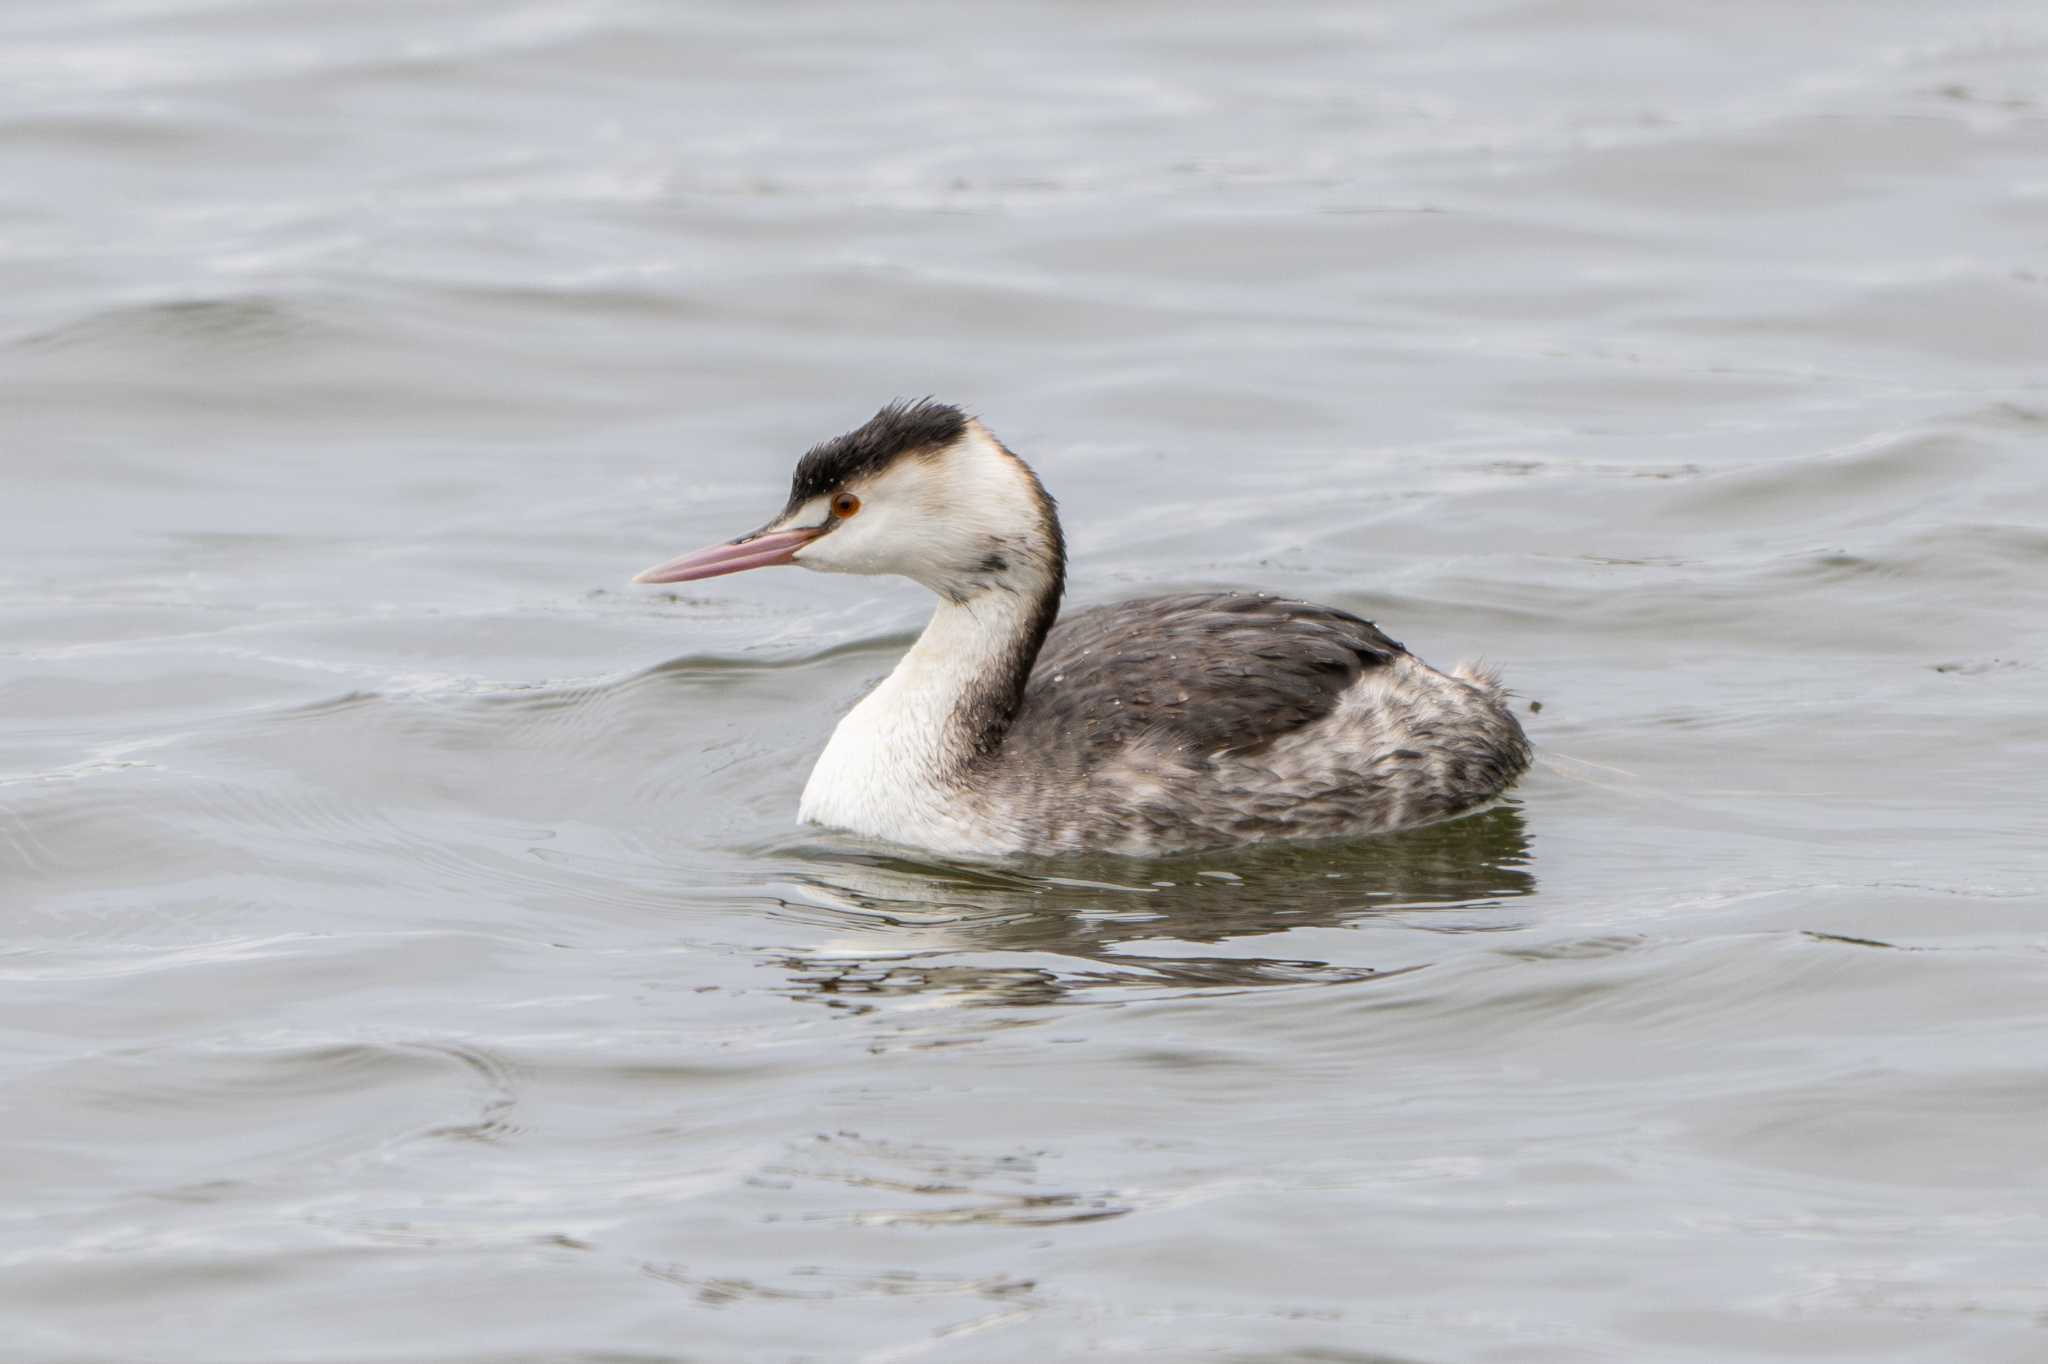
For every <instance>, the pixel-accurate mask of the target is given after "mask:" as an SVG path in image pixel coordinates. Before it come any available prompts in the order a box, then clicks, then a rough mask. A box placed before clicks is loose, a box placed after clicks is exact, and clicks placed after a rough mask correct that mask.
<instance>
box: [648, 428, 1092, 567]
mask: <svg viewBox="0 0 2048 1364" xmlns="http://www.w3.org/2000/svg"><path fill="white" fill-rule="evenodd" d="M771 564H796V565H797V566H799V567H801V568H810V569H816V570H818V571H820V572H824V573H894V574H898V575H900V576H902V577H905V578H911V579H914V580H915V581H917V582H920V583H922V584H924V585H925V586H926V587H928V588H930V589H931V590H932V591H934V592H936V593H938V594H939V595H940V596H941V597H944V598H946V599H947V600H948V601H953V602H964V601H968V600H970V599H971V598H973V597H976V596H978V595H980V594H981V593H984V592H988V591H995V590H1002V591H1008V592H1016V593H1024V594H1029V595H1032V596H1040V595H1044V594H1045V593H1046V592H1047V590H1048V589H1050V590H1051V591H1053V592H1055V593H1056V592H1057V591H1058V588H1059V585H1060V580H1061V577H1062V575H1063V570H1064V567H1065V563H1064V547H1063V545H1062V543H1061V538H1060V527H1059V519H1058V517H1057V516H1056V515H1055V514H1054V510H1053V502H1052V499H1051V498H1050V497H1048V496H1047V495H1046V492H1045V489H1044V488H1043V487H1041V486H1040V485H1039V482H1038V479H1037V477H1036V475H1034V474H1033V473H1032V472H1031V470H1030V468H1028V467H1027V466H1026V465H1025V463H1024V461H1022V460H1020V459H1018V458H1017V457H1016V456H1015V455H1013V454H1011V453H1010V452H1009V451H1008V450H1006V449H1004V448H1003V445H1002V442H1000V441H998V440H997V439H996V438H995V437H994V436H993V435H991V434H989V431H988V428H986V427H984V426H983V425H982V424H981V423H980V422H979V421H977V420H975V419H974V418H972V417H970V416H968V415H967V414H966V413H964V412H962V411H961V410H960V409H959V408H957V407H949V406H947V405H946V404H944V403H935V402H932V401H930V400H926V401H923V402H915V403H892V404H890V405H889V406H888V407H885V408H883V409H882V410H881V411H880V412H877V413H876V414H875V415H874V418H873V419H872V420H870V421H869V422H868V423H867V424H866V425H865V426H861V427H859V428H857V429H855V430H853V431H849V432H847V433H846V434H845V435H843V436H838V437H835V438H834V439H832V440H828V441H825V442H823V443H822V444H819V445H815V446H812V447H811V449H810V450H809V451H808V452H807V453H806V454H805V455H804V457H803V458H802V459H801V460H799V461H798V462H797V466H796V475H795V477H794V478H793V479H792V480H791V484H790V490H789V502H788V504H787V505H786V506H784V507H783V509H782V513H781V515H779V516H777V517H776V518H775V519H774V520H772V521H770V522H769V523H768V524H767V525H765V526H762V527H761V528H760V529H759V530H756V531H751V532H749V533H748V534H746V535H742V536H740V537H739V538H738V539H736V540H731V541H728V542H727V543H725V544H721V545H713V546H711V547H710V548H708V549H700V550H698V551H696V552H695V553H693V554H685V555H683V556H682V557H680V558H676V559H671V560H669V561H668V562H667V563H662V564H656V565H655V566H654V567H653V568H650V569H648V570H646V571H645V572H643V573H641V574H640V575H639V576H638V577H637V578H635V579H634V580H633V581H634V582H639V583H683V582H694V581H696V580H698V579H701V578H716V577H720V576H723V575H724V574H727V573H738V572H741V571H742V570H745V569H749V568H765V567H768V566H769V565H771Z"/></svg>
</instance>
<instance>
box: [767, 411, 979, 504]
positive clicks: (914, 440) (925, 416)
mask: <svg viewBox="0 0 2048 1364" xmlns="http://www.w3.org/2000/svg"><path fill="white" fill-rule="evenodd" d="M967 422H968V417H967V414H966V413H965V412H962V411H961V410H960V409H959V408H957V407H954V406H952V405H950V404H948V403H940V402H933V401H932V400H931V399H930V398H920V399H918V400H917V401H916V402H893V403H890V404H889V405H888V406H887V407H885V408H883V409H882V410H881V411H880V412H877V413H876V414H875V415H874V416H873V417H871V418H870V419H869V420H868V421H867V423H866V424H865V425H863V426H857V427H855V428H854V429H853V430H851V431H848V432H847V433H846V434H845V435H843V436H834V437H833V438H832V439H831V440H828V441H820V442H819V443H818V444H816V445H813V446H812V447H811V448H810V449H809V450H807V451H805V452H804V457H803V458H802V459H800V460H798V461H797V464H796V475H795V477H794V478H792V479H791V480H790V485H789V506H788V507H787V508H786V511H795V510H796V509H797V508H798V507H801V506H802V505H803V504H804V503H806V502H808V501H810V500H811V499H812V498H814V497H823V496H824V495H825V494H826V493H829V492H832V491H834V490H835V489H838V488H843V487H845V486H846V484H847V483H848V482H849V481H851V480H853V479H856V478H860V477H862V476H864V475H868V474H874V473H879V472H880V471H881V470H883V469H884V468H886V467H888V465H889V464H890V462H891V461H893V460H895V459H896V458H898V457H899V456H902V455H908V454H913V453H917V452H921V451H927V450H936V449H940V448H943V447H944V446H948V445H951V444H952V443H953V442H954V441H956V440H958V439H960V433H961V432H962V431H965V430H966V429H967Z"/></svg>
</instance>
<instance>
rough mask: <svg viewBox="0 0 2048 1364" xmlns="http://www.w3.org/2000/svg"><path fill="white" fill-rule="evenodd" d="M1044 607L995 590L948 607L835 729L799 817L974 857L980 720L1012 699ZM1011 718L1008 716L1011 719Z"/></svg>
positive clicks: (942, 607)
mask: <svg viewBox="0 0 2048 1364" xmlns="http://www.w3.org/2000/svg"><path fill="white" fill-rule="evenodd" d="M1038 607H1039V602H1038V600H1037V599H1036V598H1035V597H1033V596H1031V595H1029V594H1024V593H1018V592H1011V591H1002V590H994V591H987V592H982V593H979V594H977V595H976V596H974V597H971V598H969V599H968V600H966V601H964V602H950V601H941V602H940V604H939V608H938V610H936V611H934V612H933V613H932V618H931V622H930V624H928V625H926V626H925V628H924V633H923V634H921V635H919V636H918V638H917V643H915V644H913V645H912V646H911V648H910V652H908V653H906V654H905V655H904V656H903V658H902V661H900V662H899V663H897V665H896V668H895V671H893V672H891V673H890V674H889V676H888V677H886V678H884V679H883V681H882V683H881V685H880V686H878V687H876V688H875V689H874V690H873V691H871V692H869V693H868V694H867V696H866V697H864V698H863V699H862V700H861V702H860V704H859V705H857V706H855V707H854V708H853V709H852V711H850V712H849V713H848V714H847V716H846V718H845V719H843V720H841V721H840V722H839V727H838V728H837V729H835V730H833V731H832V739H831V742H829V743H827V744H826V745H825V751H824V752H823V753H822V754H820V755H819V757H818V762H817V765H816V766H815V767H813V768H812V769H811V779H810V781H809V783H808V784H806V785H805V787H804V797H803V804H802V806H801V807H800V808H799V810H798V818H800V819H802V820H803V821H805V822H806V823H811V824H823V825H828V826H830V827H833V828H838V829H846V830H849V831H851V832H853V833H858V834H865V835H867V836H869V837H872V838H881V839H887V840H889V841H891V842H896V843H907V844H912V845H921V846H924V847H929V848H940V849H948V848H950V849H956V850H960V851H969V850H972V848H973V847H974V846H975V845H976V844H977V843H978V842H979V840H977V839H975V838H974V837H973V836H972V834H971V828H972V825H971V822H970V821H969V819H968V818H967V816H966V813H965V812H964V811H963V810H962V808H961V797H962V795H963V794H964V785H965V782H966V780H967V778H968V776H969V772H970V768H971V765H972V764H973V762H974V761H975V759H976V757H977V756H978V754H977V752H976V737H977V734H978V723H977V722H978V721H979V720H980V719H982V718H984V717H985V716H986V713H987V709H988V707H989V706H990V705H991V704H994V703H995V702H996V700H997V698H998V697H999V696H1000V695H1001V694H1002V691H1003V689H1004V685H1005V683H1006V681H1007V680H1008V679H1009V675H1010V674H1011V673H1012V672H1013V671H1014V669H1015V668H1016V667H1017V665H1018V656H1017V651H1018V649H1019V648H1020V647H1021V642H1022V641H1023V640H1024V639H1025V638H1026V637H1027V636H1028V635H1029V633H1030V632H1031V630H1032V628H1033V624H1034V618H1035V615H1036V613H1037V610H1038ZM1005 718H1007V717H1005Z"/></svg>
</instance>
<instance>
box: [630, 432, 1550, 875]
mask: <svg viewBox="0 0 2048 1364" xmlns="http://www.w3.org/2000/svg"><path fill="white" fill-rule="evenodd" d="M1066 562H1067V560H1066V545H1065V541H1064V539H1063V538H1062V536H1061V534H1060V522H1059V517H1058V516H1057V515H1056V514H1055V513H1054V510H1053V501H1052V498H1051V497H1049V496H1047V495H1046V491H1045V489H1044V488H1043V487H1042V486H1041V485H1040V484H1039V482H1038V478H1037V476H1036V475H1035V474H1033V473H1032V472H1031V469H1030V467H1029V466H1027V465H1026V464H1025V463H1024V461H1023V460H1021V459H1019V458H1017V456H1015V455H1014V454H1012V453H1010V451H1009V450H1007V449H1005V448H1004V447H1003V444H1002V443H1001V442H1000V441H998V440H997V439H996V438H995V437H994V436H993V435H991V434H989V431H988V429H987V428H986V427H984V426H983V425H982V424H981V423H980V422H979V421H977V420H975V419H974V418H972V417H969V416H967V415H966V414H965V413H963V412H961V411H960V409H958V408H956V407H948V406H946V405H944V404H941V403H935V402H931V401H925V402H917V403H897V404H892V405H891V406H888V407H885V408H883V409H882V410H881V411H880V412H878V413H876V414H875V417H874V419H873V420H872V421H870V422H868V423H867V424H866V425H865V426H862V427H860V428H859V429H858V430H855V431H849V432H848V433H847V434H845V435H843V436H840V437H838V438H837V439H834V440H829V441H826V442H824V443H823V444H821V445H817V446H814V447H812V449H811V450H810V451H809V452H808V453H806V454H805V455H804V457H803V458H802V459H801V460H799V461H798V462H797V466H796V477H795V479H794V481H793V483H792V485H791V487H790V493H789V503H788V505H787V506H785V507H784V508H783V509H782V513H781V515H779V516H777V517H776V518H775V519H774V520H772V521H770V522H769V523H768V524H767V525H765V526H763V527H761V529H759V530H756V531H752V532H749V533H748V534H746V535H742V536H740V537H739V538H738V539H737V540H732V541H729V542H727V543H725V544H721V545H713V546H712V547H711V548H709V549H701V550H698V551H697V552H696V553H694V554H685V555H683V556H682V557H681V558H679V559H671V560H669V561H668V562H667V563H664V564H657V565H656V566H654V567H653V568H650V569H648V570H647V571H646V572H644V573H642V574H640V576H639V577H637V578H635V579H634V581H635V582H642V583H684V582H694V581H696V580H697V579H700V578H715V577H718V576H720V575H722V574H726V573H738V572H740V571H741V570H743V569H749V568H764V567H766V566H768V565H770V564H797V565H799V566H801V567H804V568H813V569H818V570H820V571H822V572H826V573H895V574H900V575H901V576H903V577H906V578H910V579H913V580H915V581H917V582H919V583H922V584H924V586H926V587H928V588H930V589H931V590H932V591H933V592H935V593H937V594H938V597H939V606H938V609H937V610H936V611H934V612H933V613H932V618H931V623H930V624H928V625H926V626H925V629H924V633H923V634H922V635H920V636H918V640H917V643H915V644H914V645H912V646H911V648H910V652H909V653H907V654H905V655H904V656H903V659H902V661H901V662H899V663H898V664H897V665H896V669H895V671H893V672H891V673H890V674H889V676H888V677H887V678H886V679H884V680H883V682H882V683H881V684H880V685H879V686H877V687H876V688H875V689H874V690H873V691H871V692H869V693H868V694H867V696H866V697H865V698H863V699H862V700H861V702H860V703H859V704H858V705H856V706H855V707H854V708H853V709H852V711H851V712H849V713H848V714H847V716H846V718H845V719H843V720H841V721H840V722H839V727H838V728H837V729H835V730H834V731H833V732H832V739H831V742H830V743H828V744H826V746H825V751H824V753H823V754H822V755H821V756H820V757H819V759H818V763H817V766H816V767H814V768H813V769H812V770H811V779H810V782H809V783H808V784H807V785H806V786H805V787H804V795H803V804H802V807H801V809H800V810H799V812H798V814H799V818H801V819H802V820H804V821H805V822H807V823H812V824H821V825H825V826H828V827H831V828H836V829H844V830H847V831H849V832H852V833H856V834H863V835H866V836H869V837H872V838H878V839H884V840H887V841H889V842H893V843H900V844H906V845H910V846H913V847H920V848H926V849H930V850H932V851H935V852H945V853H968V854H976V853H979V854H989V853H1011V852H1028V853H1058V852H1112V853H1126V854H1134V855H1146V854H1163V853H1173V852H1187V851H1194V850H1198V849H1211V848H1219V847H1228V846H1231V845H1234V844H1243V843H1252V842H1260V841H1265V840H1270V839H1283V838H1290V839H1292V838H1326V837H1330V836H1333V835H1340V834H1366V833H1380V832H1386V831H1389V830H1393V829H1401V828H1406V827H1409V826H1412V825H1417V824H1426V823H1431V822H1434V821H1437V820H1441V819H1446V818H1448V817H1450V816H1452V815H1455V814H1459V813H1461V812H1463V811H1466V810H1470V809H1472V808H1474V807H1475V806H1479V805H1483V804H1485V803H1486V802H1488V801H1490V800H1492V799H1494V798H1495V797H1496V796H1499V795H1500V794H1501V793H1502V792H1503V791H1505V790H1506V789H1507V788H1508V787H1509V786H1510V785H1512V784H1513V782H1514V780H1515V778H1516V777H1518V776H1520V775H1521V773H1522V770H1523V769H1524V768H1526V767H1527V766H1528V765H1529V741H1528V739H1527V738H1526V737H1524V736H1523V734H1522V727H1521V726H1520V725H1519V724H1517V723H1516V722H1515V718H1514V716H1513V715H1511V714H1509V712H1508V708H1507V705H1506V701H1505V693H1504V692H1503V691H1502V690H1501V686H1500V682H1499V680H1498V679H1497V678H1496V677H1494V676H1493V675H1492V674H1491V673H1488V672H1484V671H1480V670H1477V669H1473V668H1470V667H1459V668H1457V669H1455V670H1453V671H1452V672H1450V673H1441V672H1438V671H1437V670H1436V669H1435V668H1432V667H1430V666H1429V665H1428V664H1427V663H1424V662H1423V661H1422V660H1421V659H1419V658H1416V657H1415V656H1414V655H1413V654H1411V653H1409V652H1408V651H1407V650H1406V649H1404V648H1402V647H1401V646H1400V645H1399V644H1397V643H1395V642H1394V641H1393V640H1391V639H1389V638H1387V636H1385V635H1384V634H1381V633H1380V631H1379V630H1378V628H1376V627H1375V626H1374V625H1373V624H1372V623H1371V622H1370V621H1366V620H1361V619H1359V618H1358V617H1357V616H1354V615H1352V614H1350V613H1349V612H1347V611H1339V610H1337V609H1335V608H1334V607H1328V606H1314V605H1311V604H1310V603H1308V602H1301V601H1292V600H1289V599H1288V598H1285V597H1276V596H1272V595H1270V594H1267V593H1262V592H1190V593H1182V594H1178V595H1174V596H1165V597H1140V598H1137V599H1135V600H1132V601H1124V602H1118V603H1116V604H1115V605H1113V606H1098V607H1095V608H1093V609H1092V610H1088V611H1083V612H1081V613H1079V614H1078V615H1073V616H1069V617H1066V618H1065V619H1058V620H1057V623H1055V622H1056V618H1057V617H1058V616H1059V609H1060V594H1061V592H1062V590H1063V589H1064V587H1065V583H1066Z"/></svg>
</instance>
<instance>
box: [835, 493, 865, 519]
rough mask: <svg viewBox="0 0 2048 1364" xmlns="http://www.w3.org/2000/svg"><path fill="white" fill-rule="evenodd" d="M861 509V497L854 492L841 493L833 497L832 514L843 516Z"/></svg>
mask: <svg viewBox="0 0 2048 1364" xmlns="http://www.w3.org/2000/svg"><path fill="white" fill-rule="evenodd" d="M859 510H860V499H859V498H857V497H855V496H854V495H853V494H852V493H841V494H839V496H837V497H835V498H833V499H832V514H833V515H834V516H837V517H842V518H843V517H848V516H851V515H853V514H854V513H855V512H857V511H859Z"/></svg>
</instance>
